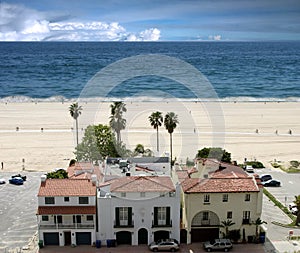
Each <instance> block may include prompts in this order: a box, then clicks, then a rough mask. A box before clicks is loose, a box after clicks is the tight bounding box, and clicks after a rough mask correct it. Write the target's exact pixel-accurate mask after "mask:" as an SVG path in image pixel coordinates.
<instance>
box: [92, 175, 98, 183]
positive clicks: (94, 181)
mask: <svg viewBox="0 0 300 253" xmlns="http://www.w3.org/2000/svg"><path fill="white" fill-rule="evenodd" d="M91 180H92V184H93V185H96V184H97V175H95V174H93V175H92V176H91Z"/></svg>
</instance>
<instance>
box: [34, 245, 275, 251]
mask: <svg viewBox="0 0 300 253" xmlns="http://www.w3.org/2000/svg"><path fill="white" fill-rule="evenodd" d="M54 252H55V253H95V252H98V253H101V252H102V253H104V252H105V253H125V252H126V253H128V252H130V253H149V252H151V251H150V250H149V249H148V247H147V246H146V245H142V246H129V245H120V246H117V247H115V248H107V247H101V248H98V249H97V248H95V247H91V246H78V247H74V248H71V247H70V246H66V247H59V246H47V247H45V248H42V249H40V250H39V253H54ZM178 252H182V253H198V252H206V251H205V250H204V249H203V247H202V243H193V244H189V245H186V244H182V245H180V250H179V251H178ZM230 252H241V253H242V252H247V253H249V252H251V253H264V252H266V251H265V250H264V245H262V244H252V243H249V244H234V245H233V249H232V250H231V251H230ZM269 252H270V251H269ZM273 252H274V251H273Z"/></svg>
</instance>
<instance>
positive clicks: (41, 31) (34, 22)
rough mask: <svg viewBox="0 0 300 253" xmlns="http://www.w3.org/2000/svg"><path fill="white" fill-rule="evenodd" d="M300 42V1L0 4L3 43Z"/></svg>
mask: <svg viewBox="0 0 300 253" xmlns="http://www.w3.org/2000/svg"><path fill="white" fill-rule="evenodd" d="M272 40H280V41H281V40H293V41H299V40H300V0H6V1H3V0H0V41H272Z"/></svg>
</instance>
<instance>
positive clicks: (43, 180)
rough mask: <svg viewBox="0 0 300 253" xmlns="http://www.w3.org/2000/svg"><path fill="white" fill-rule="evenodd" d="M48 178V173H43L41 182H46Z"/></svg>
mask: <svg viewBox="0 0 300 253" xmlns="http://www.w3.org/2000/svg"><path fill="white" fill-rule="evenodd" d="M46 179H47V175H41V183H45V182H46Z"/></svg>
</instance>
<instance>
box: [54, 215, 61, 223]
mask: <svg viewBox="0 0 300 253" xmlns="http://www.w3.org/2000/svg"><path fill="white" fill-rule="evenodd" d="M54 223H55V224H56V223H58V224H62V216H61V215H57V216H54Z"/></svg>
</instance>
